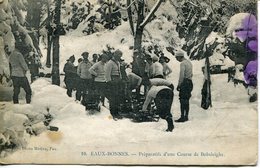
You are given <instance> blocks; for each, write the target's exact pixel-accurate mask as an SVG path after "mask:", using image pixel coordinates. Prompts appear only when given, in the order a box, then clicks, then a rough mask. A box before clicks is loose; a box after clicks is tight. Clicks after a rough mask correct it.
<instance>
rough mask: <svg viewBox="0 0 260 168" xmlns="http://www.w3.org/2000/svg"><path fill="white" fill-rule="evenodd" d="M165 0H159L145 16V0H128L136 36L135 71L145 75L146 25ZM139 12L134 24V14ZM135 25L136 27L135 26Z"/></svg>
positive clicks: (130, 20) (128, 8)
mask: <svg viewBox="0 0 260 168" xmlns="http://www.w3.org/2000/svg"><path fill="white" fill-rule="evenodd" d="M162 2H165V0H158V1H157V2H156V4H155V5H154V6H153V8H152V9H151V10H150V12H149V13H148V14H147V15H146V16H145V10H146V9H145V8H146V4H145V3H146V2H145V0H135V1H133V0H127V6H128V7H127V13H128V18H129V24H130V28H131V30H132V33H133V36H134V57H133V72H134V73H136V74H138V75H140V76H144V68H145V62H144V58H143V56H142V37H143V33H144V28H145V26H146V25H147V24H148V23H149V22H150V21H151V20H152V18H153V17H154V13H155V12H156V11H157V10H158V8H159V7H160V5H161V3H162ZM135 13H136V14H137V20H136V26H134V20H133V15H134V14H135ZM134 27H135V28H134Z"/></svg>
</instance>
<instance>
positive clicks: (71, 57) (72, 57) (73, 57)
mask: <svg viewBox="0 0 260 168" xmlns="http://www.w3.org/2000/svg"><path fill="white" fill-rule="evenodd" d="M71 59H75V56H74V55H72V56H70V57H69V59H67V61H69V60H71Z"/></svg>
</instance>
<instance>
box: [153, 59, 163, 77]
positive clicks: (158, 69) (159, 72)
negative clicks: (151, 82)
mask: <svg viewBox="0 0 260 168" xmlns="http://www.w3.org/2000/svg"><path fill="white" fill-rule="evenodd" d="M152 60H153V64H152V67H151V68H152V78H163V66H162V64H161V63H159V57H157V56H156V55H154V56H153V57H152Z"/></svg>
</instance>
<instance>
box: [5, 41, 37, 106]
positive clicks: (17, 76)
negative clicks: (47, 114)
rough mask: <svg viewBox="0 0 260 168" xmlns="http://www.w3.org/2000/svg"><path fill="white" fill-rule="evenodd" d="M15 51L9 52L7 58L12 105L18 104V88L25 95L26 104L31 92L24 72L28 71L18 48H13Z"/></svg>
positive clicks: (29, 100)
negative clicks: (9, 70)
mask: <svg viewBox="0 0 260 168" xmlns="http://www.w3.org/2000/svg"><path fill="white" fill-rule="evenodd" d="M15 47H16V49H15V50H14V51H12V52H11V54H10V57H9V62H10V68H11V78H12V81H13V87H14V90H13V91H14V93H13V103H14V104H18V103H19V100H18V96H19V93H20V88H23V89H24V91H25V93H26V97H25V98H26V103H27V104H30V103H31V96H32V90H31V86H30V84H29V81H28V79H27V77H26V72H27V71H28V70H29V69H28V66H27V64H26V62H25V60H24V57H23V55H22V54H21V52H20V47H19V46H15Z"/></svg>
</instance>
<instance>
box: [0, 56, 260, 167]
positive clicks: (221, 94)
mask: <svg viewBox="0 0 260 168" xmlns="http://www.w3.org/2000/svg"><path fill="white" fill-rule="evenodd" d="M193 65H194V77H193V80H194V90H193V92H192V95H193V96H192V98H191V107H190V108H191V110H190V121H188V122H186V123H175V129H174V131H173V132H172V133H168V132H165V131H164V130H165V129H166V122H165V121H163V120H160V121H159V122H158V123H156V122H146V123H133V122H131V121H130V120H129V119H123V120H120V121H114V120H113V119H112V117H111V116H110V113H109V110H108V109H106V108H105V107H103V108H102V110H101V112H100V113H96V114H95V115H89V114H88V112H86V111H85V110H84V106H82V105H80V104H79V103H76V102H75V100H74V98H69V97H67V95H66V90H65V89H64V88H61V87H58V86H55V85H51V84H50V82H49V81H48V79H38V80H37V81H36V82H34V83H33V84H32V90H33V97H32V103H31V104H30V105H26V104H20V105H12V103H11V102H1V104H3V103H4V104H5V105H6V109H5V110H6V111H14V112H16V113H21V112H23V111H31V112H35V113H42V112H45V111H46V107H49V108H50V113H51V114H53V115H54V118H55V119H54V120H53V121H52V123H51V125H54V126H57V127H59V131H58V132H50V131H46V132H44V133H42V134H40V135H39V136H36V137H35V136H32V137H31V138H29V139H28V145H27V147H26V148H24V149H21V150H18V151H17V152H15V153H13V154H11V155H9V156H8V157H7V158H4V160H5V159H6V160H9V161H10V160H14V161H15V162H17V163H26V162H33V163H45V162H48V161H49V160H51V161H52V162H54V163H79V162H81V163H82V162H83V163H97V162H98V163H100V164H101V163H106V164H109V163H111V164H113V163H123V162H124V163H133V164H138V163H139V164H140V163H149V164H151V163H154V164H155V163H158V162H161V163H165V164H167V163H171V164H172V163H174V164H180V163H183V162H184V161H185V163H187V164H189V163H193V164H196V163H200V164H201V163H204V164H207V163H209V162H211V159H215V160H216V164H220V163H224V162H225V163H237V164H239V163H241V162H243V163H253V162H254V161H253V160H250V158H254V157H253V156H255V155H256V150H257V103H249V102H248V96H247V93H246V90H245V89H244V88H243V86H241V85H239V86H237V87H234V86H233V84H232V83H227V76H226V75H214V76H212V101H213V107H212V108H211V109H209V110H203V109H202V108H200V102H201V94H200V90H201V88H202V83H203V76H202V73H201V66H202V62H198V61H196V62H195V61H193ZM171 67H172V68H173V69H174V73H173V74H172V76H170V78H169V79H170V80H171V81H172V82H173V83H174V84H175V86H176V84H177V81H178V78H177V76H178V71H179V63H177V62H176V61H175V60H174V59H172V61H171ZM172 113H173V116H174V119H177V118H178V117H179V116H180V110H179V100H178V92H177V91H175V97H174V103H173V106H172ZM249 144H250V145H249ZM241 149H243V150H241ZM245 149H247V150H248V151H255V152H253V153H248V152H246V151H244V150H245ZM98 151H111V152H119V151H122V152H128V153H130V154H133V156H129V158H127V162H126V160H125V159H126V158H124V157H115V158H116V159H117V161H116V162H115V160H113V159H115V158H113V159H111V158H110V157H102V160H101V158H100V157H95V156H92V157H91V156H89V155H90V154H91V152H98ZM136 151H137V152H136ZM82 152H83V153H82ZM84 152H86V153H87V154H88V156H84ZM139 152H146V153H151V152H152V153H155V152H160V153H162V154H163V153H165V152H168V153H178V152H182V153H194V152H198V153H200V152H213V153H218V155H219V157H217V156H211V157H210V156H207V157H206V156H205V157H202V156H201V157H197V158H196V157H195V158H194V157H190V158H189V157H188V156H168V157H171V160H170V161H169V158H167V157H163V156H162V157H160V156H157V157H155V156H150V157H149V156H147V157H145V156H143V157H142V156H139ZM82 154H83V155H82ZM134 154H137V155H134ZM215 155H216V154H215ZM32 156H33V158H34V160H30V158H31V157H32ZM226 156H229V158H230V156H234V157H232V158H233V160H226V159H225V158H226ZM241 158H244V160H241Z"/></svg>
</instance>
